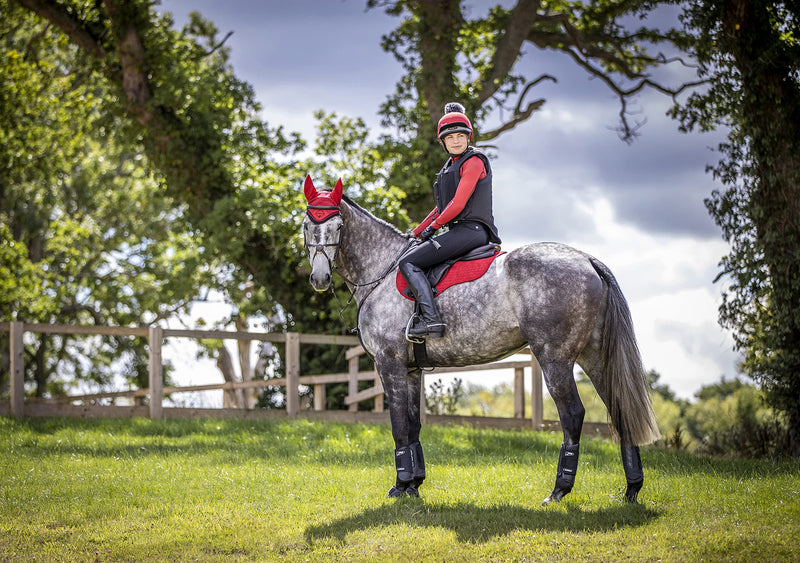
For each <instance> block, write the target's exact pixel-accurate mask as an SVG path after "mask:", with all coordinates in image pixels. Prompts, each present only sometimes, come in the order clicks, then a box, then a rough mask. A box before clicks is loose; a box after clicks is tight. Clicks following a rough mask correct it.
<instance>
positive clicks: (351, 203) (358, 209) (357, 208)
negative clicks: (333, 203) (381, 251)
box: [342, 195, 410, 238]
mask: <svg viewBox="0 0 800 563" xmlns="http://www.w3.org/2000/svg"><path fill="white" fill-rule="evenodd" d="M342 201H344V202H345V203H347V205H348V206H350V207H351V208H352V209H353V211H355V212H356V213H360V214H362V215H364V216H365V217H368V218H370V219H372V220H373V221H375V222H377V223H378V224H379V225H381V226H383V227H384V228H385V229H388V230H390V231H392V232H393V233H396V234H398V235H400V236H402V237H404V238H410V237H409V235H407V234H406V233H404V232H402V231H401V230H400V229H398V228H397V227H395V226H394V225H392V224H391V223H389V222H387V221H384V220H383V219H381V218H380V217H376V216H375V215H373V214H372V213H370V212H369V211H367V210H366V209H364V208H363V207H361V206H360V205H359V204H357V203H356V202H355V201H353V200H352V199H350V197H349V196H347V195H342Z"/></svg>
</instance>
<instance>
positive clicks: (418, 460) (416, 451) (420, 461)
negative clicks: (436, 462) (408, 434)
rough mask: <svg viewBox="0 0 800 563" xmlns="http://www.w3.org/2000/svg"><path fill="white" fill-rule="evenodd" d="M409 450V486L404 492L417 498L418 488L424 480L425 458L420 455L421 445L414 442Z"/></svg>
mask: <svg viewBox="0 0 800 563" xmlns="http://www.w3.org/2000/svg"><path fill="white" fill-rule="evenodd" d="M409 448H411V473H412V481H411V485H410V486H409V487H408V489H406V492H407V493H408V494H409V495H410V496H413V497H418V496H419V487H420V485H422V482H423V481H424V480H425V457H424V456H423V455H422V444H420V443H419V442H414V443H413V444H411V445H410V446H409Z"/></svg>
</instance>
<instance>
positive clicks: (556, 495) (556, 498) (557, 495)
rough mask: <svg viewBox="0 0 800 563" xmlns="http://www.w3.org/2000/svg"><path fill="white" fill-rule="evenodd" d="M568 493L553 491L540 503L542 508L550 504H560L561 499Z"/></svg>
mask: <svg viewBox="0 0 800 563" xmlns="http://www.w3.org/2000/svg"><path fill="white" fill-rule="evenodd" d="M568 492H569V491H563V490H561V489H555V490H554V491H553V492H552V493H550V496H548V497H547V498H546V499H544V500H543V501H542V506H547V505H548V504H550V503H551V502H561V499H562V498H564V495H566V494H567V493H568Z"/></svg>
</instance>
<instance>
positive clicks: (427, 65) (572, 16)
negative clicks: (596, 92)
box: [368, 0, 693, 217]
mask: <svg viewBox="0 0 800 563" xmlns="http://www.w3.org/2000/svg"><path fill="white" fill-rule="evenodd" d="M659 4H661V2H658V1H652V0H603V1H600V2H594V1H593V2H581V1H574V2H571V1H563V0H558V1H555V2H542V1H541V0H518V1H517V2H516V4H515V5H514V6H513V7H512V8H504V7H502V6H499V5H498V6H494V7H492V8H491V9H490V10H489V12H488V14H487V15H486V17H483V18H472V19H470V18H468V17H467V16H466V15H465V9H464V7H463V6H462V1H461V0H369V1H368V6H370V7H383V8H384V9H385V10H386V12H387V13H389V14H391V15H395V16H402V17H404V18H405V19H403V21H402V22H401V24H400V26H399V27H398V29H396V30H395V31H394V32H392V33H391V34H389V35H388V36H386V37H384V40H383V48H384V49H385V50H387V51H389V52H391V53H393V54H394V55H395V57H396V58H397V60H398V61H399V62H400V63H401V64H402V65H403V68H404V69H405V70H406V74H405V76H404V77H403V78H402V80H401V81H400V82H399V83H398V85H397V89H396V91H395V93H394V94H393V95H392V96H390V97H389V99H388V100H387V101H386V102H385V103H384V104H383V106H382V107H381V113H382V115H383V117H384V120H383V124H384V125H385V126H391V127H393V128H395V129H396V130H397V131H398V132H399V138H394V139H390V138H385V139H384V140H385V145H384V150H385V151H386V152H387V153H388V154H392V155H394V167H393V170H392V174H391V176H390V181H391V183H392V184H393V185H396V186H399V187H401V188H402V189H403V191H405V192H406V194H407V198H406V200H405V202H404V204H405V206H406V209H407V210H408V211H409V214H410V215H411V216H415V217H417V216H419V217H422V216H424V215H425V213H427V211H429V210H430V208H431V207H432V204H433V199H432V195H431V190H430V188H429V186H430V182H431V181H432V178H433V177H434V174H435V172H436V171H437V170H438V167H439V166H440V165H441V161H442V153H441V152H440V151H441V149H440V148H439V147H438V146H437V145H438V142H437V140H436V130H435V127H436V123H437V121H438V119H439V117H440V116H441V111H442V108H443V107H444V104H445V103H446V102H448V101H454V100H457V101H460V102H461V103H462V104H463V105H464V106H465V108H466V110H467V113H468V115H469V116H470V118H471V119H472V121H473V126H474V127H475V129H476V139H477V140H478V141H479V142H480V143H486V142H487V141H491V140H492V139H494V138H496V137H498V136H499V135H501V134H503V133H504V132H506V131H509V130H511V129H513V128H514V127H517V126H518V125H520V124H521V123H524V122H525V121H527V120H528V119H529V118H530V117H531V116H532V115H534V114H535V112H537V111H539V110H540V109H541V108H542V107H543V106H544V104H545V99H543V98H537V99H532V93H533V91H534V89H535V88H536V87H537V86H538V85H540V84H541V83H542V82H544V81H556V80H557V77H554V76H551V75H548V74H541V75H539V76H536V77H527V76H523V75H522V74H519V73H518V72H516V71H515V64H516V63H517V62H518V61H519V60H520V59H521V58H523V57H525V58H532V57H535V56H536V53H537V52H542V51H545V50H549V51H556V52H560V53H564V54H566V55H567V56H568V57H569V58H570V59H571V60H572V61H573V62H574V63H575V64H577V65H578V66H579V67H581V68H582V69H584V70H585V71H586V72H587V73H588V74H589V75H590V76H592V77H594V78H597V79H599V80H600V81H602V82H603V83H604V84H605V85H606V86H607V87H608V88H609V89H610V90H611V91H612V92H613V93H614V94H615V95H616V96H617V97H618V98H619V101H620V112H619V116H620V124H619V128H618V131H619V134H620V136H621V138H623V139H625V140H631V139H633V137H635V136H636V135H637V132H638V129H639V128H640V127H641V125H642V124H643V123H642V122H641V121H636V120H634V119H632V115H631V114H630V113H629V111H628V105H629V102H630V100H631V99H632V98H633V97H634V96H635V95H636V94H637V93H639V92H641V91H642V90H643V89H645V88H654V89H656V90H658V91H660V92H663V93H664V94H667V95H670V96H672V97H673V98H674V97H675V96H677V95H678V94H679V93H681V92H682V91H684V90H685V89H686V88H688V87H690V86H691V85H693V84H692V83H686V84H680V85H677V86H667V85H663V84H660V83H659V82H658V81H656V80H655V79H654V77H653V76H652V75H651V74H650V73H651V71H652V70H653V69H655V68H658V67H662V66H664V65H667V64H670V63H673V62H679V59H674V58H669V57H667V56H666V55H665V54H663V53H657V54H651V53H650V50H652V49H653V48H654V46H657V45H660V44H663V45H667V46H670V47H674V46H676V45H677V46H681V45H683V41H684V37H683V34H681V33H680V32H677V31H675V30H666V31H660V30H659V29H657V28H655V27H644V26H643V27H639V28H637V29H634V30H629V29H628V27H627V26H626V23H630V22H634V21H635V20H636V19H644V17H645V16H646V15H647V14H648V13H649V11H651V10H652V9H653V8H654V7H656V6H658V5H659ZM529 47H532V48H533V49H534V50H533V51H532V53H527V52H525V49H526V48H529ZM490 122H494V123H496V125H494V126H490V125H489V123H490Z"/></svg>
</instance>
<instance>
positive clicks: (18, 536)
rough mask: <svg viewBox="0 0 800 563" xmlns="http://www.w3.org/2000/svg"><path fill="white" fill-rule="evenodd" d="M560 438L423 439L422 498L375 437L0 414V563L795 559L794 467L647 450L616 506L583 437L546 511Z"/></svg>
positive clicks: (347, 428)
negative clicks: (569, 481)
mask: <svg viewBox="0 0 800 563" xmlns="http://www.w3.org/2000/svg"><path fill="white" fill-rule="evenodd" d="M560 443H561V437H560V435H556V434H545V433H533V432H507V431H499V430H476V429H470V428H464V427H459V428H440V427H426V428H425V429H423V444H424V446H425V454H426V459H427V462H428V480H427V481H426V483H425V485H424V486H423V489H422V492H423V498H422V499H402V500H400V501H394V500H390V499H387V498H385V494H386V491H387V490H388V488H389V486H390V485H391V484H392V483H393V480H394V464H393V456H392V451H393V445H392V441H391V432H390V430H389V428H388V427H387V426H383V425H347V424H332V423H311V422H307V421H303V420H298V421H292V422H276V421H259V422H253V421H235V420H201V421H179V420H175V421H150V420H143V419H134V420H121V421H116V420H57V419H31V420H23V421H15V420H11V419H7V418H0V474H2V480H0V560H11V561H30V560H33V559H34V558H35V559H36V560H37V561H42V560H44V561H86V560H98V561H164V560H175V561H189V560H200V561H231V560H234V561H235V560H244V561H262V560H267V561H269V560H276V559H286V560H298V561H305V560H309V561H330V560H341V561H374V560H386V561H394V560H403V561H405V560H421V561H498V560H514V561H522V560H525V559H527V560H571V561H574V560H596V561H609V560H635V561H647V560H653V561H656V560H662V561H694V560H698V561H700V560H733V561H789V560H796V559H798V556H800V492H799V491H798V490H799V489H800V485H798V477H800V466H798V463H797V462H790V461H786V462H781V463H773V462H764V461H730V460H725V461H722V460H714V459H708V458H701V457H696V456H692V455H689V454H686V453H674V452H669V451H664V450H656V449H645V450H644V451H643V458H644V463H645V470H646V476H647V482H646V485H645V488H644V490H643V491H642V494H641V497H640V498H641V500H642V504H641V505H639V506H629V505H626V504H624V503H623V502H622V492H623V489H624V478H623V476H622V469H621V466H620V463H619V460H618V453H617V449H616V446H615V445H614V444H612V443H611V442H608V441H604V440H600V439H596V438H592V439H588V438H587V439H584V442H583V444H582V450H581V464H580V473H579V476H578V483H577V485H576V487H575V490H574V491H573V493H572V494H570V495H569V496H568V497H567V498H566V499H565V501H563V502H562V503H560V504H558V505H555V506H552V505H551V506H548V507H542V506H540V502H541V500H542V499H543V498H544V497H545V496H547V494H548V493H549V491H550V489H551V488H552V484H553V478H554V473H555V466H556V461H557V452H558V448H559V445H560Z"/></svg>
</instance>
